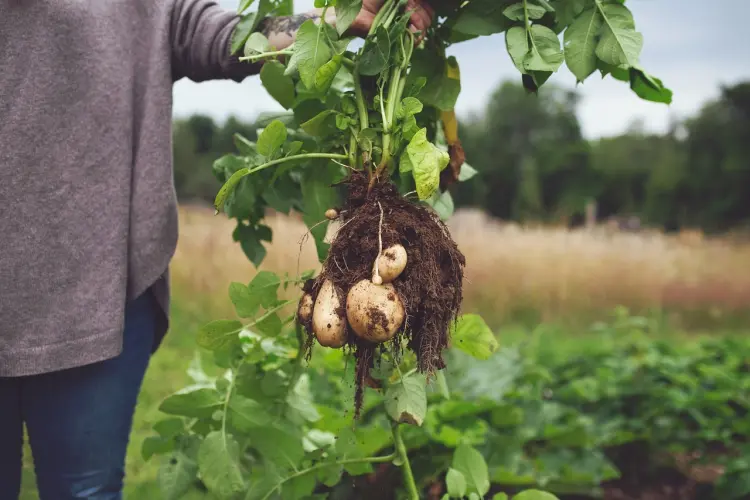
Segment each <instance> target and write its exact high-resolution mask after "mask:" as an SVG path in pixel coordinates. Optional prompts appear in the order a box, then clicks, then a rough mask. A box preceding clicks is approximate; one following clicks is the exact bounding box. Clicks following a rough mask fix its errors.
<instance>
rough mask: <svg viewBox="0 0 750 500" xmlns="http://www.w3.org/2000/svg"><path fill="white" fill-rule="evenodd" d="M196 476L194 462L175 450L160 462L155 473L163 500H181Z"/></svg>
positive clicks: (185, 454)
mask: <svg viewBox="0 0 750 500" xmlns="http://www.w3.org/2000/svg"><path fill="white" fill-rule="evenodd" d="M197 474H198V464H197V463H196V461H195V460H194V459H193V458H192V457H191V456H189V455H188V454H187V453H185V452H183V451H182V450H177V451H175V452H174V453H172V454H171V455H170V456H169V457H166V459H165V460H164V461H163V462H162V464H161V466H160V467H159V472H158V473H157V482H158V484H159V491H160V492H161V495H162V498H163V499H164V500H181V499H182V498H184V497H185V494H186V493H187V492H188V491H189V490H190V487H191V486H192V485H193V482H194V481H195V478H196V476H197Z"/></svg>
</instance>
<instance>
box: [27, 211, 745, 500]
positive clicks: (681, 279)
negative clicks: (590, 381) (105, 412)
mask: <svg viewBox="0 0 750 500" xmlns="http://www.w3.org/2000/svg"><path fill="white" fill-rule="evenodd" d="M180 222H181V232H180V243H179V246H178V250H177V253H176V255H175V258H174V261H173V265H172V283H173V290H174V292H173V308H172V330H171V332H170V333H169V335H168V337H167V339H166V340H165V343H164V344H163V346H162V348H161V349H160V350H159V352H158V353H157V354H156V355H155V356H154V358H153V360H152V363H151V366H150V368H149V370H148V373H147V376H146V381H145V383H144V390H143V392H142V394H141V397H140V400H139V404H138V408H137V411H136V415H135V423H134V427H133V433H132V440H131V443H130V448H129V454H128V465H127V477H126V483H127V486H126V494H125V498H126V499H139V500H140V499H158V498H159V496H158V491H157V489H156V483H155V478H156V472H157V468H158V465H157V463H155V462H154V463H151V462H149V463H144V461H143V460H142V459H141V455H140V446H141V443H142V441H143V439H145V438H146V437H147V436H149V435H151V432H152V431H151V425H152V424H153V422H154V421H156V420H157V419H158V418H159V416H160V415H159V412H158V410H157V407H158V405H159V403H160V402H161V400H162V399H163V398H164V397H166V396H167V395H169V394H170V393H172V392H174V391H175V390H177V389H179V388H181V387H182V386H184V384H185V383H186V382H187V380H188V377H187V374H186V369H187V367H188V364H189V363H190V361H191V359H192V358H193V355H194V342H193V334H194V332H195V330H196V328H197V327H199V326H200V325H201V324H203V323H205V322H207V321H209V320H211V319H215V318H217V317H230V316H232V314H233V313H232V308H231V304H230V302H229V300H228V298H227V288H228V286H229V283H231V282H232V281H240V282H248V281H249V280H250V279H251V278H252V276H253V274H254V273H255V270H254V269H253V267H252V265H251V264H250V263H249V262H248V261H247V259H246V258H245V257H244V255H243V254H242V251H241V250H240V248H239V246H238V245H237V244H235V243H233V242H232V241H231V231H232V229H233V225H232V223H231V222H229V221H227V220H226V219H225V218H224V217H221V216H220V217H213V214H212V212H211V210H209V209H205V208H195V207H189V208H187V207H186V208H183V209H181V211H180ZM267 222H268V224H269V225H270V226H271V227H272V228H273V230H274V243H273V244H272V245H271V246H270V248H269V255H268V258H267V259H266V261H265V262H264V264H263V268H265V269H270V270H273V271H277V272H289V273H292V274H296V273H297V272H298V271H304V270H307V269H312V268H316V267H317V259H316V257H315V251H314V246H313V243H312V241H310V240H307V241H304V242H302V243H301V244H300V240H301V239H302V237H303V235H304V234H305V228H304V225H303V224H302V223H301V222H300V221H299V220H297V219H292V218H289V217H285V216H279V215H272V216H270V217H269V219H268V221H267ZM450 228H451V232H452V234H453V236H454V238H455V239H456V241H457V242H458V244H459V246H460V248H461V250H462V251H463V252H464V253H465V254H466V256H467V261H468V267H467V270H466V288H465V311H478V312H480V313H481V314H482V315H483V316H485V317H486V318H487V320H488V321H489V322H490V324H491V325H493V327H495V328H496V331H498V335H499V336H500V338H501V343H504V344H506V345H507V344H510V343H513V342H515V341H516V340H518V339H520V338H523V337H524V336H525V335H526V332H527V331H528V326H529V325H530V324H538V323H543V324H544V325H545V327H544V328H545V331H546V332H547V333H546V334H545V338H549V339H551V340H550V341H552V342H555V343H557V344H559V345H560V346H561V348H560V349H561V352H566V351H570V350H577V349H578V348H579V347H580V346H581V345H582V344H585V343H586V342H588V341H589V340H588V339H587V337H586V335H579V334H578V332H579V331H580V327H581V325H586V324H588V323H589V322H590V321H593V320H594V319H596V318H597V317H600V316H602V315H604V314H608V313H609V312H610V311H611V309H612V308H613V307H615V306H618V305H621V306H626V307H628V308H631V309H633V310H638V311H646V312H648V313H649V314H650V315H651V317H653V318H654V325H655V327H654V332H655V334H658V335H665V336H669V337H675V336H676V337H680V338H684V336H685V335H686V333H685V332H686V330H690V335H691V336H695V335H715V334H721V333H722V332H725V331H726V332H728V331H729V330H733V331H734V332H740V333H742V332H744V331H747V330H750V324H749V323H747V322H746V321H744V318H743V316H742V315H743V309H744V308H746V304H747V303H748V301H750V247H748V246H742V245H738V244H729V243H727V242H725V241H722V240H714V241H707V240H702V241H701V240H699V241H695V240H690V241H682V240H680V239H679V238H674V237H666V236H664V235H660V234H646V235H638V234H608V233H606V231H594V232H586V231H583V230H581V231H566V230H562V229H541V228H539V229H533V228H525V229H524V228H518V227H515V226H503V225H500V224H499V223H497V222H493V221H490V220H488V219H486V218H485V217H483V216H482V215H481V214H478V213H473V212H461V213H458V214H456V216H455V217H454V219H453V220H452V221H451V223H450ZM733 320H735V321H733ZM720 330H721V331H720ZM26 451H27V453H26V457H25V468H24V491H23V493H22V497H21V498H22V499H23V500H30V499H34V498H37V496H36V493H35V488H34V482H33V481H34V478H33V472H32V470H33V466H32V460H31V457H30V456H29V453H28V449H27V450H26ZM186 500H190V498H187V499H186Z"/></svg>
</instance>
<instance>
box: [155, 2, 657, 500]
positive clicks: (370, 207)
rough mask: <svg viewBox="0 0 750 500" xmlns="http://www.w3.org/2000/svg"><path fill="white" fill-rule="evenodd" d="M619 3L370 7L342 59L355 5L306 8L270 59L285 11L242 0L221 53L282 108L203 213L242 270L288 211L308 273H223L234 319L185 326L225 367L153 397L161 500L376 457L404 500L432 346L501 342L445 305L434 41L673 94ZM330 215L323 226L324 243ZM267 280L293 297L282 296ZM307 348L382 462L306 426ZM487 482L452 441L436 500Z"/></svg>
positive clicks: (447, 277)
mask: <svg viewBox="0 0 750 500" xmlns="http://www.w3.org/2000/svg"><path fill="white" fill-rule="evenodd" d="M623 3H624V2H622V1H613V0H557V1H555V0H549V1H545V0H536V1H532V0H524V1H522V2H511V1H498V0H470V1H462V2H461V1H455V2H452V1H449V0H446V1H442V2H439V3H437V5H436V8H437V13H438V15H439V17H438V19H437V20H436V22H435V23H434V25H433V26H432V27H431V28H430V29H429V30H428V31H427V32H426V33H421V34H415V33H412V32H411V31H410V30H409V29H408V28H407V26H408V21H409V17H410V13H409V12H408V11H407V9H406V4H407V2H406V0H386V1H385V3H384V6H383V8H382V9H381V11H380V12H379V14H378V16H377V17H376V19H375V21H374V23H373V25H372V29H371V30H370V33H369V34H368V35H367V37H366V39H365V40H364V43H363V44H362V46H361V47H360V48H358V49H356V50H355V49H352V48H351V47H352V45H353V43H352V42H353V39H351V38H349V37H347V36H345V34H346V32H347V28H348V27H349V25H350V24H351V22H352V21H353V19H354V17H355V16H356V14H357V13H358V12H359V10H360V8H361V0H319V1H317V2H316V5H318V6H319V7H323V8H324V9H329V8H335V12H336V23H335V25H331V24H328V23H326V22H325V21H323V20H318V21H317V22H316V21H313V20H308V21H306V22H305V23H304V24H302V25H301V26H300V28H299V31H298V33H297V37H296V41H295V43H294V44H293V45H292V46H291V47H289V48H287V49H284V50H277V48H275V47H272V46H270V44H269V41H268V40H267V39H266V38H265V37H264V36H263V35H262V34H260V33H258V32H256V31H255V28H256V26H257V24H258V20H259V19H260V18H261V17H262V16H263V15H266V14H270V13H276V14H289V13H291V5H290V4H291V2H284V1H273V0H259V2H258V4H257V9H256V11H254V12H248V11H249V10H250V9H251V7H252V6H253V4H254V1H253V0H243V1H242V2H241V5H240V6H239V13H240V14H242V15H243V19H242V21H241V22H240V24H239V25H238V27H237V29H236V31H235V34H234V38H233V44H232V45H233V47H232V50H234V51H235V52H238V53H240V54H241V57H240V60H241V61H244V62H246V63H247V64H262V68H261V71H260V79H261V81H262V83H263V85H264V86H265V88H266V89H267V91H268V92H269V94H270V95H271V96H273V97H274V99H276V101H278V103H279V104H280V105H281V106H282V107H283V108H284V109H285V110H286V112H284V113H281V114H279V115H278V116H274V117H271V118H270V119H267V120H266V121H265V122H264V127H263V130H262V131H260V133H259V135H258V140H257V141H256V142H251V141H249V140H247V139H246V138H244V137H241V136H239V135H238V136H236V137H235V142H236V146H237V154H233V155H228V156H225V157H223V158H221V159H219V160H218V161H217V162H216V163H215V164H214V172H215V174H216V175H217V177H218V178H219V179H220V180H221V181H222V182H223V183H224V184H223V186H222V188H221V190H220V191H219V193H218V194H217V196H216V200H215V208H216V211H217V214H218V213H219V212H225V213H226V215H227V216H229V217H231V218H233V219H236V221H237V227H236V229H235V231H234V235H233V237H234V240H235V241H237V242H239V243H240V245H241V247H242V249H243V251H244V252H245V254H246V255H247V257H248V258H249V259H250V260H251V261H252V262H253V263H254V264H255V265H256V266H258V265H260V264H261V262H262V261H263V259H264V257H265V252H266V250H265V248H264V246H263V242H264V241H271V239H272V233H271V230H270V228H269V227H268V226H266V225H264V224H263V217H264V215H265V213H266V210H267V209H268V208H272V209H275V210H277V211H280V212H283V213H289V212H291V211H292V210H297V211H299V212H301V213H302V214H304V221H305V223H306V224H307V226H308V228H309V233H308V234H307V235H305V236H311V237H312V238H313V239H314V241H315V244H316V248H317V251H318V256H319V259H320V261H321V264H322V268H321V270H320V272H318V273H317V274H316V273H314V272H309V271H308V272H306V273H302V274H300V275H298V276H278V275H276V274H273V273H270V272H267V271H262V272H260V273H258V274H257V276H256V277H255V278H254V280H253V281H252V282H251V283H249V284H248V285H245V284H241V283H233V284H232V286H231V287H230V290H229V295H230V299H231V301H232V302H233V304H234V306H235V308H236V312H237V316H238V317H239V318H242V319H245V320H247V322H244V323H243V322H241V321H239V320H218V321H214V322H212V323H210V324H208V325H206V326H205V327H204V328H203V329H201V331H200V332H199V334H198V339H197V340H198V345H199V346H200V347H202V348H204V349H206V350H209V351H212V352H213V354H214V362H215V364H216V365H217V366H218V367H220V368H222V369H224V370H225V373H224V375H222V376H220V377H218V378H216V379H208V378H205V377H203V376H201V377H199V378H198V379H197V380H196V385H195V386H193V387H190V388H186V389H185V390H183V391H180V392H179V393H178V394H175V395H173V396H171V397H170V398H168V399H166V400H165V401H164V403H163V405H162V407H161V409H162V411H163V412H165V413H168V414H172V415H175V418H174V419H168V420H165V421H162V422H159V423H158V424H157V425H156V431H157V433H158V434H159V435H158V437H157V436H155V437H154V438H152V439H151V440H149V441H148V442H147V443H146V446H145V447H144V453H145V454H146V455H147V456H150V455H151V454H153V453H155V452H169V453H171V455H170V459H169V461H168V462H167V463H166V464H165V465H164V467H163V468H162V470H161V473H160V476H161V477H160V479H161V484H162V486H163V490H164V492H165V495H166V497H167V498H178V497H179V496H180V495H181V494H183V493H184V491H185V490H186V488H189V487H190V485H191V484H192V482H193V481H194V480H195V478H196V477H199V478H200V481H201V482H202V484H204V485H205V487H206V488H207V489H208V490H209V491H211V493H213V494H214V495H216V496H218V497H222V498H236V497H238V496H242V495H244V498H247V499H254V498H261V499H267V498H284V499H294V498H308V497H310V496H311V495H312V494H313V492H314V491H319V489H320V485H323V487H325V486H332V485H334V484H336V483H337V482H339V481H340V480H341V477H342V474H343V473H347V474H348V475H351V476H356V475H360V474H364V473H367V472H369V471H371V468H372V465H373V464H378V463H393V464H396V465H398V466H399V467H400V468H401V470H402V473H403V486H404V491H405V494H406V496H407V497H408V498H410V499H417V498H420V489H419V487H418V485H417V483H416V481H415V479H414V475H413V473H412V469H411V465H410V460H409V457H408V454H407V450H406V447H405V446H404V441H403V436H402V430H401V429H402V426H404V425H411V426H421V425H422V423H423V421H424V418H425V415H426V412H427V396H426V394H427V391H428V380H433V381H434V382H435V384H437V386H438V387H442V388H444V387H445V378H444V375H443V372H442V370H443V369H444V368H445V367H446V364H445V360H444V356H443V354H444V351H445V349H447V348H448V347H449V346H454V347H455V348H457V349H461V350H463V351H465V352H467V353H469V354H471V355H474V356H476V357H478V358H480V359H481V358H483V357H487V356H489V355H490V354H491V353H492V352H493V351H494V350H495V349H496V348H497V343H496V341H495V339H494V336H493V335H492V332H491V331H490V330H489V328H488V327H487V325H486V324H485V323H484V322H483V321H482V319H481V318H480V317H478V316H476V315H464V316H461V315H459V311H460V307H461V301H462V283H463V267H464V265H465V258H464V256H463V255H462V254H461V252H460V250H459V249H458V247H457V246H456V244H455V242H454V241H453V239H452V238H451V236H450V232H449V231H448V228H447V226H446V225H445V224H444V221H445V220H446V219H447V218H448V217H449V216H450V215H451V213H452V210H453V202H452V200H451V196H450V192H449V187H450V186H451V185H452V184H454V183H456V182H463V181H467V180H469V179H470V178H472V177H473V176H474V175H475V174H476V171H474V169H472V168H471V167H470V166H469V165H468V164H467V163H466V161H465V158H464V155H463V150H462V148H461V141H460V139H459V137H458V126H457V121H456V117H455V113H454V111H453V110H454V107H455V103H456V99H457V97H458V95H459V93H460V90H461V82H460V71H459V65H458V61H457V60H456V59H455V58H453V57H449V56H447V54H446V49H447V48H448V47H449V46H450V45H452V44H455V43H460V42H462V41H465V40H468V39H471V38H475V37H478V36H484V35H490V34H494V33H500V32H505V43H506V49H507V53H508V54H509V56H510V57H511V59H512V61H513V62H514V64H515V65H516V67H517V68H518V69H519V71H520V73H521V76H522V79H523V82H524V85H525V87H526V88H527V89H528V90H529V91H531V92H536V91H537V90H538V89H539V87H541V86H542V85H543V84H544V82H545V81H546V80H547V79H548V78H549V76H550V75H551V74H552V73H553V72H555V71H557V70H558V69H559V68H560V67H561V66H562V64H563V62H565V63H566V65H567V66H568V68H569V69H570V71H571V72H572V73H573V74H574V75H575V77H576V79H577V80H578V81H583V80H585V79H586V78H587V77H589V76H590V75H591V74H593V73H594V72H595V71H599V72H600V73H601V74H602V75H603V76H606V75H611V76H613V77H615V78H618V79H620V80H623V81H627V82H629V84H630V86H631V88H632V89H633V90H634V91H635V93H636V94H637V95H638V96H640V97H642V98H644V99H650V100H654V101H659V102H669V101H670V99H671V93H670V91H669V90H667V89H665V88H664V87H663V85H662V83H661V82H660V81H659V80H658V79H657V78H654V77H652V76H650V75H649V74H648V73H646V71H645V70H644V69H643V68H642V67H641V66H640V64H639V62H638V56H639V53H640V50H641V46H642V42H643V40H642V36H641V35H640V33H638V32H637V31H636V30H635V25H634V22H633V19H632V16H631V14H630V12H629V10H628V9H627V8H626V7H625V5H623ZM321 19H326V17H325V16H322V17H321ZM560 33H563V40H564V43H563V44H561V42H560V39H559V34H560ZM330 223H336V224H337V226H336V228H335V234H334V236H333V237H332V239H331V240H326V238H325V236H326V234H327V232H328V230H329V228H328V225H329V224H330ZM280 291H283V292H284V293H283V294H282V295H285V296H286V295H289V294H290V293H291V292H293V291H296V292H297V295H296V296H294V298H292V299H281V298H280V297H279V292H280ZM316 345H318V346H320V347H323V348H332V349H341V350H342V352H343V353H344V355H345V356H346V357H347V359H351V360H352V366H353V374H352V375H353V380H354V384H355V391H354V395H353V401H352V409H353V410H354V412H353V413H354V417H355V420H356V419H357V418H358V417H360V415H361V412H362V409H363V407H364V408H367V402H366V400H365V397H364V396H365V389H366V388H371V389H372V390H373V392H374V393H377V394H383V398H384V404H383V406H382V407H383V408H384V409H385V411H386V413H387V414H388V416H389V417H390V419H391V437H390V448H391V450H392V451H391V453H389V454H386V455H382V456H370V455H369V454H368V450H367V449H366V448H363V447H362V446H361V443H358V441H357V436H356V433H355V432H354V431H351V429H343V428H342V429H339V430H340V431H341V432H339V433H338V434H334V433H331V432H321V431H320V429H316V428H315V427H314V426H313V425H312V423H314V422H317V421H318V420H319V419H321V418H323V417H322V416H321V415H320V413H319V410H318V409H317V408H316V405H315V404H314V402H313V400H312V397H311V394H310V389H309V377H308V374H307V373H306V371H305V369H304V367H303V363H304V361H305V360H309V359H310V357H311V356H312V354H313V351H314V350H315V346H316ZM197 373H201V372H197ZM486 478H487V466H486V464H485V463H484V461H483V460H482V459H481V455H479V453H478V452H477V451H476V450H475V449H473V448H471V447H470V446H468V445H462V446H459V447H457V448H456V452H455V456H454V466H453V467H451V470H450V471H449V476H448V477H447V478H446V483H447V486H448V492H447V493H446V498H480V497H483V496H484V495H486V494H487V493H488V491H489V481H488V480H487V479H486ZM545 495H547V494H544V493H542V492H537V491H528V492H524V493H521V494H519V495H517V497H515V498H516V499H518V500H533V499H537V500H542V499H544V498H548V496H545ZM498 498H504V497H500V496H498Z"/></svg>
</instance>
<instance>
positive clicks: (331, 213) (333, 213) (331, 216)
mask: <svg viewBox="0 0 750 500" xmlns="http://www.w3.org/2000/svg"><path fill="white" fill-rule="evenodd" d="M325 215H326V219H328V220H335V219H338V217H339V212H338V211H337V210H336V209H335V208H329V209H328V210H326V214H325Z"/></svg>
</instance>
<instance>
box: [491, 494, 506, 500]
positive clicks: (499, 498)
mask: <svg viewBox="0 0 750 500" xmlns="http://www.w3.org/2000/svg"><path fill="white" fill-rule="evenodd" d="M492 500H510V499H509V498H508V494H507V493H495V494H494V495H493V496H492Z"/></svg>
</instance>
